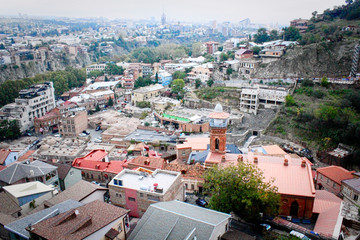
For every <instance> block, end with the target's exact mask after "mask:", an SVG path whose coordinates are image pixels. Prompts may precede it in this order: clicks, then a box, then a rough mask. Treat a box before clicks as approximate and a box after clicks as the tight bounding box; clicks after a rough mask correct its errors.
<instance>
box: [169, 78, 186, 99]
mask: <svg viewBox="0 0 360 240" xmlns="http://www.w3.org/2000/svg"><path fill="white" fill-rule="evenodd" d="M184 87H185V82H184V80H183V79H175V80H174V81H172V83H171V91H172V92H173V93H176V94H178V96H180V98H181V96H183V95H184Z"/></svg>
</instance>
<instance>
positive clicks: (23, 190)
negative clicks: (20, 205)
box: [3, 182, 54, 198]
mask: <svg viewBox="0 0 360 240" xmlns="http://www.w3.org/2000/svg"><path fill="white" fill-rule="evenodd" d="M3 188H4V189H5V191H7V192H8V193H10V194H11V195H13V196H14V197H16V198H20V197H25V196H29V195H33V194H37V193H43V192H50V191H53V190H54V189H53V188H51V187H49V186H47V185H45V184H43V183H41V182H28V183H20V184H15V185H11V186H6V187H3Z"/></svg>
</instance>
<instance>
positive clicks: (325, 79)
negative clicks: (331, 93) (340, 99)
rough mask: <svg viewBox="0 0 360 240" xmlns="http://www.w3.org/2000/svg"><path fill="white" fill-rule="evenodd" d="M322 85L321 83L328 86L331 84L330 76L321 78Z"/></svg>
mask: <svg viewBox="0 0 360 240" xmlns="http://www.w3.org/2000/svg"><path fill="white" fill-rule="evenodd" d="M320 85H321V86H322V87H325V88H328V87H329V85H330V82H329V80H328V78H327V77H323V78H322V79H321V82H320Z"/></svg>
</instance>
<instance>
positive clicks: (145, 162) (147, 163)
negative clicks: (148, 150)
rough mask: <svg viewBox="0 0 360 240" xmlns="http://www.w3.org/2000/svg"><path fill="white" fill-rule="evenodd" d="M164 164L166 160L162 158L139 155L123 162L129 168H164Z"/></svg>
mask: <svg viewBox="0 0 360 240" xmlns="http://www.w3.org/2000/svg"><path fill="white" fill-rule="evenodd" d="M165 165H166V161H165V160H164V159H162V158H158V157H157V158H154V157H144V156H139V157H136V158H134V159H131V160H129V161H127V163H125V164H124V167H129V168H138V167H144V168H149V169H152V170H155V169H164V167H165Z"/></svg>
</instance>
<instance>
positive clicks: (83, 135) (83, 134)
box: [79, 133, 87, 137]
mask: <svg viewBox="0 0 360 240" xmlns="http://www.w3.org/2000/svg"><path fill="white" fill-rule="evenodd" d="M86 136H87V134H86V133H80V134H79V137H86Z"/></svg>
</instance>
